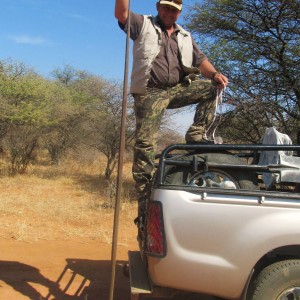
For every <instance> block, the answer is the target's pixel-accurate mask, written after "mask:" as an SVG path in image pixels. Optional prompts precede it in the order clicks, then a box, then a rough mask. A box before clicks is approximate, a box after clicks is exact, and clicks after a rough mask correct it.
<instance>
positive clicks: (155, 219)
mask: <svg viewBox="0 0 300 300" xmlns="http://www.w3.org/2000/svg"><path fill="white" fill-rule="evenodd" d="M144 252H145V253H146V254H147V255H150V256H156V257H165V256H166V254H167V247H166V237H165V232H164V222H163V208H162V204H161V202H158V201H150V202H149V205H148V209H147V219H146V243H145V249H144Z"/></svg>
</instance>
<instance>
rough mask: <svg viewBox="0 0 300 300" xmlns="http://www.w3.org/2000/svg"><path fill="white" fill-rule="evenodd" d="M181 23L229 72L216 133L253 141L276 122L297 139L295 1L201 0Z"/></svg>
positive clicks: (299, 75) (299, 36)
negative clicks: (183, 22) (185, 25)
mask: <svg viewBox="0 0 300 300" xmlns="http://www.w3.org/2000/svg"><path fill="white" fill-rule="evenodd" d="M186 21H187V23H188V27H189V28H190V30H191V31H192V32H193V33H194V35H195V36H196V37H197V40H198V42H199V44H200V47H201V48H202V49H203V50H204V52H205V53H206V54H207V55H208V56H209V57H210V58H211V59H212V60H213V62H214V64H215V65H216V66H218V68H219V69H220V70H222V72H223V73H224V74H226V75H228V77H229V80H230V85H229V87H228V89H227V90H226V93H225V95H226V97H225V104H226V105H223V118H222V123H221V125H220V126H219V131H220V132H221V135H222V136H223V137H224V140H225V141H227V142H228V141H229V142H234V143H258V142H260V140H261V137H262V135H263V134H264V130H265V128H266V127H271V126H275V127H276V128H277V129H278V130H279V131H282V132H283V133H286V134H288V135H289V136H290V137H291V138H292V139H293V141H294V142H296V134H297V131H298V130H299V129H300V2H299V1H298V0H272V1H270V0H240V1H236V0H204V1H201V3H197V4H195V6H194V7H192V8H191V9H190V11H189V14H188V15H187V18H186Z"/></svg>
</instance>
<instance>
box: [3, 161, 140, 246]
mask: <svg viewBox="0 0 300 300" xmlns="http://www.w3.org/2000/svg"><path fill="white" fill-rule="evenodd" d="M101 161H103V160H101V159H100V160H99V159H98V160H97V159H94V160H89V161H88V162H87V161H80V160H74V159H68V160H65V161H63V162H61V164H60V165H59V166H51V165H50V164H48V163H47V162H46V161H44V162H42V161H41V162H40V163H37V164H36V165H32V166H30V168H29V169H28V172H27V174H25V175H18V176H14V177H9V176H7V175H6V174H5V171H3V169H2V172H1V173H0V190H1V193H0V200H1V201H0V214H1V218H0V227H1V230H0V236H1V238H8V239H10V238H12V239H15V240H20V241H28V242H33V241H37V240H40V239H46V240H55V239H74V238H84V239H98V240H100V241H102V242H107V243H109V242H111V234H112V226H113V212H114V210H113V208H111V206H112V204H113V203H114V201H115V185H116V180H115V179H112V180H111V181H110V182H108V181H107V180H106V179H105V178H104V176H103V172H101V170H102V169H103V166H102V164H103V163H101ZM1 165H2V166H4V165H5V163H4V160H3V159H2V160H0V168H1ZM123 173H124V176H123V183H124V184H123V195H124V196H123V197H122V202H121V216H120V222H122V228H121V229H120V234H119V236H120V238H121V241H122V243H125V244H126V231H128V230H135V227H134V225H133V222H132V220H133V219H134V217H135V214H136V203H135V201H134V193H133V181H132V179H131V163H126V164H125V166H124V172H123Z"/></svg>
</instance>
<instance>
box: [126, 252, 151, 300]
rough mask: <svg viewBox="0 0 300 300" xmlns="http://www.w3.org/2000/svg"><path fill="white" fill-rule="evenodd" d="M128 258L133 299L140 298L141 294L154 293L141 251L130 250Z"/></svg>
mask: <svg viewBox="0 0 300 300" xmlns="http://www.w3.org/2000/svg"><path fill="white" fill-rule="evenodd" d="M128 259H129V278H130V287H131V300H138V299H139V295H141V294H151V293H152V290H153V289H152V284H151V282H150V279H149V277H148V272H147V270H146V268H145V266H144V264H143V261H142V258H141V253H140V252H139V251H129V252H128Z"/></svg>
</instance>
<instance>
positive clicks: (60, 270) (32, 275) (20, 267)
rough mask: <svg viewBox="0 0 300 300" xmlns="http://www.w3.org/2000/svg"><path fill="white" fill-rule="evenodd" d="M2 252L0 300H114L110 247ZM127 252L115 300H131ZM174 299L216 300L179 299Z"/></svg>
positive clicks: (12, 245)
mask: <svg viewBox="0 0 300 300" xmlns="http://www.w3.org/2000/svg"><path fill="white" fill-rule="evenodd" d="M129 247H130V248H131V249H134V248H135V247H136V245H135V243H134V242H133V244H132V245H129ZM0 249H1V260H0V299H1V300H25V299H27V300H28V299H32V300H41V299H47V300H54V299H56V300H67V299H68V300H71V299H72V300H75V299H80V300H81V299H82V300H107V299H108V298H109V288H110V272H111V264H110V256H111V246H110V245H109V244H105V243H100V242H98V241H88V242H86V241H73V240H68V241H48V240H47V241H38V242H31V243H29V242H18V241H14V240H7V239H1V240H0ZM127 251H128V245H126V246H122V245H121V246H118V263H117V267H116V279H115V289H114V300H130V289H129V279H128V278H127V277H125V276H124V275H123V272H122V264H123V263H124V262H125V261H127ZM147 299H148V300H150V298H147ZM152 299H153V298H152ZM156 299H158V298H156ZM173 299H174V300H175V299H176V300H179V299H180V300H183V299H193V300H200V299H201V300H204V299H205V300H208V299H212V298H210V297H203V296H202V297H200V296H195V295H190V296H188V297H187V296H182V295H177V296H176V297H174V298H173Z"/></svg>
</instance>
